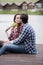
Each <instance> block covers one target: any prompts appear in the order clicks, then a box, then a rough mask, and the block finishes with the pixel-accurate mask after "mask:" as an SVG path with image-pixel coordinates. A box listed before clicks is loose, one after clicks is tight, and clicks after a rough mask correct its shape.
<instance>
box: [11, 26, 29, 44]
mask: <svg viewBox="0 0 43 65" xmlns="http://www.w3.org/2000/svg"><path fill="white" fill-rule="evenodd" d="M27 32H28V31H27V27H24V28H23V30H22V33H21V34H20V36H19V37H18V38H17V39H15V40H12V41H11V43H12V44H20V42H22V41H23V40H24V39H25V38H26V34H27Z"/></svg>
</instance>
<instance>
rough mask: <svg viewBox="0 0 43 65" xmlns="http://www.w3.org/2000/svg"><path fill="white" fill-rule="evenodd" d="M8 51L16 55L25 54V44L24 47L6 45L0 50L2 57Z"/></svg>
mask: <svg viewBox="0 0 43 65" xmlns="http://www.w3.org/2000/svg"><path fill="white" fill-rule="evenodd" d="M8 51H10V52H14V53H25V48H24V44H22V45H14V44H4V45H3V47H2V48H0V55H3V54H4V53H6V52H8Z"/></svg>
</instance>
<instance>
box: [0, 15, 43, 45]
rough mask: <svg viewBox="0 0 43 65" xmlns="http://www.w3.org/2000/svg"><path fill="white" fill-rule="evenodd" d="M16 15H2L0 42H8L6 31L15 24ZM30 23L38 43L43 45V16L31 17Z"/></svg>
mask: <svg viewBox="0 0 43 65" xmlns="http://www.w3.org/2000/svg"><path fill="white" fill-rule="evenodd" d="M13 17H14V15H9V14H8V15H3V14H2V15H0V40H7V36H6V33H5V29H6V28H7V27H9V26H10V25H11V24H12V22H13ZM28 23H29V24H30V25H31V26H32V27H33V28H34V30H35V33H36V43H37V44H43V15H29V20H28Z"/></svg>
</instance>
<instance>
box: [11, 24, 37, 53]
mask: <svg viewBox="0 0 43 65" xmlns="http://www.w3.org/2000/svg"><path fill="white" fill-rule="evenodd" d="M11 43H13V44H16V45H18V44H24V48H25V51H26V53H29V54H36V45H35V32H34V30H33V28H32V27H31V26H30V25H29V24H28V23H26V24H24V26H23V29H22V32H21V34H20V36H19V37H18V38H17V39H15V40H12V41H11Z"/></svg>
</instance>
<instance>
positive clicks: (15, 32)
mask: <svg viewBox="0 0 43 65" xmlns="http://www.w3.org/2000/svg"><path fill="white" fill-rule="evenodd" d="M19 15H20V14H16V15H15V16H14V22H13V24H12V25H11V26H10V27H8V28H7V29H6V30H5V32H6V34H7V37H8V40H9V41H11V40H14V39H16V38H17V37H18V36H19V35H20V34H21V31H22V26H21V27H20V24H18V23H16V21H18V19H19ZM10 28H11V33H10V35H9V34H8V30H9V29H10ZM6 42H7V41H0V47H1V46H2V45H3V43H6Z"/></svg>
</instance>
